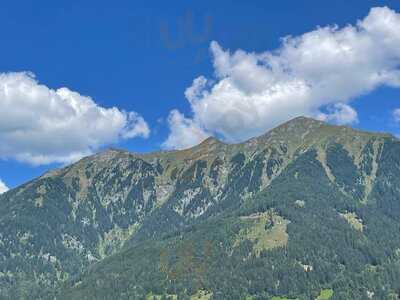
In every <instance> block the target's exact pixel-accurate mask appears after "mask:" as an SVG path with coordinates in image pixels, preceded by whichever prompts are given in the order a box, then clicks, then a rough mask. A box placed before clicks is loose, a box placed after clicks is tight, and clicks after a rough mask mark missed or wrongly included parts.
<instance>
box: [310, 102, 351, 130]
mask: <svg viewBox="0 0 400 300" xmlns="http://www.w3.org/2000/svg"><path fill="white" fill-rule="evenodd" d="M327 111H328V113H320V114H319V115H318V116H317V118H318V119H320V120H322V121H328V122H332V123H335V124H338V125H346V124H352V123H358V114H357V112H356V111H355V110H354V108H352V107H351V106H349V105H347V104H343V103H336V104H334V105H333V106H330V107H328V108H327Z"/></svg>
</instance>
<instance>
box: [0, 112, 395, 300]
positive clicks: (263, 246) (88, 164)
mask: <svg viewBox="0 0 400 300" xmlns="http://www.w3.org/2000/svg"><path fill="white" fill-rule="evenodd" d="M399 178H400V142H399V141H397V140H396V139H395V138H393V137H392V136H390V135H385V134H374V133H366V132H360V131H356V130H353V129H351V128H347V127H338V126H330V125H327V124H324V123H322V122H319V121H316V120H312V119H307V118H302V117H301V118H296V119H294V120H292V121H289V122H288V123H285V124H283V125H281V126H279V127H277V128H275V129H274V130H272V131H270V132H268V133H266V134H265V135H263V136H261V137H258V138H254V139H251V140H249V141H247V142H245V143H242V144H236V145H227V144H224V143H222V142H219V141H217V140H215V139H208V140H206V141H204V142H203V143H201V144H200V145H198V146H196V147H194V148H191V149H188V150H183V151H173V152H158V153H151V154H132V153H128V152H124V151H120V150H110V151H107V152H104V153H100V154H97V155H94V156H91V157H88V158H85V159H83V160H81V161H80V162H78V163H76V164H74V165H71V166H69V167H66V168H64V169H61V170H56V171H53V172H50V173H48V174H45V175H44V176H42V177H40V178H38V179H36V180H33V181H32V182H29V183H27V184H25V185H23V186H21V187H19V188H17V189H14V190H11V191H9V192H8V193H5V194H3V195H1V196H0V202H1V203H2V206H1V207H0V226H1V228H2V229H3V230H2V232H1V235H0V253H1V257H0V270H1V273H0V294H1V295H2V297H3V298H4V299H35V298H36V299H39V298H46V297H48V298H51V299H53V298H55V297H56V298H57V299H397V298H398V297H399V292H400V235H399V234H398V232H399V229H400V201H399V199H400V181H399V180H400V179H399Z"/></svg>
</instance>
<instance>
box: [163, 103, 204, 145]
mask: <svg viewBox="0 0 400 300" xmlns="http://www.w3.org/2000/svg"><path fill="white" fill-rule="evenodd" d="M168 125H169V127H170V129H171V130H172V131H173V132H174V134H173V135H170V136H169V137H168V139H167V140H166V141H165V142H164V143H163V148H166V149H174V148H179V149H185V148H189V147H190V146H193V145H195V144H197V143H199V142H201V141H202V140H204V139H206V138H207V137H208V136H209V135H208V134H207V133H206V132H204V131H203V130H202V129H200V128H199V127H198V126H197V124H196V123H195V122H194V121H193V120H191V119H187V118H185V117H184V116H183V115H182V114H181V113H180V112H179V111H177V110H173V111H171V113H170V115H169V117H168Z"/></svg>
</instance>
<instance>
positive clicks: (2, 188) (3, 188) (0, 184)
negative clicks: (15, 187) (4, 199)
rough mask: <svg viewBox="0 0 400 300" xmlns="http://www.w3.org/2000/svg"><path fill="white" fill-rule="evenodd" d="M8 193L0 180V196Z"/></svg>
mask: <svg viewBox="0 0 400 300" xmlns="http://www.w3.org/2000/svg"><path fill="white" fill-rule="evenodd" d="M7 191H8V187H7V186H6V184H5V183H4V182H3V181H2V180H1V179H0V194H3V193H5V192H7Z"/></svg>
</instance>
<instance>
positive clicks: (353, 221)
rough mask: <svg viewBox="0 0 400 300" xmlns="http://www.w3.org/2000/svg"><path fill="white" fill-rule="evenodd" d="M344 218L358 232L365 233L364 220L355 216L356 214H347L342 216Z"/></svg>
mask: <svg viewBox="0 0 400 300" xmlns="http://www.w3.org/2000/svg"><path fill="white" fill-rule="evenodd" d="M340 215H341V216H342V217H343V218H345V219H346V221H347V222H348V223H349V224H350V225H351V226H352V227H353V228H354V229H355V230H358V231H363V229H364V225H363V223H362V220H361V219H360V218H359V217H358V216H357V215H356V214H355V213H345V214H340Z"/></svg>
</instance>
